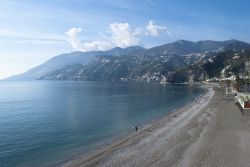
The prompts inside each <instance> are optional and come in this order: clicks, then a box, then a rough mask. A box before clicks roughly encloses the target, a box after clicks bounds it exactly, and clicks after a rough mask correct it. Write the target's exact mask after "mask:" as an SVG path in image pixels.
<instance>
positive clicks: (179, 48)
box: [9, 40, 250, 80]
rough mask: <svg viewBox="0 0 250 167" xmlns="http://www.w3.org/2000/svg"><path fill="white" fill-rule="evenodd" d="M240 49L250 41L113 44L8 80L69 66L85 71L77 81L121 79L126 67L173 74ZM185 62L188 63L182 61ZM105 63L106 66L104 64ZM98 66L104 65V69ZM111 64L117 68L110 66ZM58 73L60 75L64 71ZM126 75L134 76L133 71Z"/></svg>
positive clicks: (55, 60)
mask: <svg viewBox="0 0 250 167" xmlns="http://www.w3.org/2000/svg"><path fill="white" fill-rule="evenodd" d="M242 49H250V44H248V43H246V42H243V41H238V40H226V41H212V40H203V41H197V42H192V41H187V40H178V41H176V42H172V43H168V44H164V45H160V46H156V47H152V48H149V49H146V48H143V47H141V46H131V47H127V48H119V47H116V48H113V49H110V50H107V51H90V52H80V51H78V52H72V53H67V54H62V55H59V56H55V57H53V58H52V59H50V60H48V61H46V62H45V63H43V64H41V65H40V66H37V67H35V68H32V69H30V70H28V71H27V72H25V73H23V74H20V75H17V76H13V77H10V78H9V79H10V80H19V79H55V78H53V77H48V76H49V74H54V75H55V74H56V73H57V72H58V70H59V71H60V70H61V72H62V73H63V71H64V72H65V73H67V70H69V69H70V68H72V69H74V70H76V69H77V68H79V70H81V71H85V72H86V74H85V75H86V76H84V77H83V76H82V78H78V79H79V80H80V79H82V80H109V79H110V80H121V78H123V77H122V76H123V75H120V74H121V73H125V71H127V73H129V69H133V70H135V71H137V72H138V74H137V75H138V76H142V74H141V73H143V71H153V70H152V69H157V68H161V69H162V71H161V72H162V73H164V74H163V75H165V73H173V71H174V70H176V69H177V68H178V66H181V65H185V66H187V65H192V64H193V63H194V62H197V61H201V60H205V59H208V58H209V56H207V55H209V54H211V53H213V52H221V51H223V50H242ZM202 56H203V57H202ZM205 57H206V58H205ZM171 61H173V62H174V63H175V64H176V65H175V66H174V64H171ZM184 61H185V62H188V63H185V62H184ZM105 62H106V65H104V64H105ZM111 63H112V64H111ZM142 63H144V64H142ZM118 64H119V66H124V67H123V68H121V67H119V68H118V67H117V66H118ZM74 65H76V66H77V68H74V67H73V66H74ZM108 65H110V67H108ZM156 66H157V67H156ZM101 67H103V69H102V68H101ZM111 67H113V68H114V67H116V68H114V69H112V68H111ZM87 68H89V69H87ZM136 68H137V69H136ZM143 68H147V69H143ZM62 69H64V70H62ZM90 69H91V70H92V71H91V70H90ZM98 69H101V71H98ZM125 69H126V70H125ZM74 70H73V71H74ZM116 70H118V71H116ZM71 71H72V70H71ZM95 71H96V72H98V75H97V73H96V74H95V73H94V72H95ZM107 71H109V72H107ZM102 73H103V74H102ZM105 73H106V74H107V73H109V74H110V76H113V78H112V77H111V78H110V76H108V75H104V74H105ZM111 74H112V75H111ZM58 75H59V74H58ZM60 75H61V76H62V75H63V74H60ZM71 75H72V76H73V75H74V74H73V73H71ZM127 75H132V77H135V74H127ZM67 76H68V77H64V79H74V78H72V76H70V75H69V74H68V75H67ZM90 76H92V77H90ZM104 76H105V77H104ZM116 76H117V77H116ZM118 76H119V77H120V78H119V77H118ZM102 77H103V79H102ZM161 79H162V78H161Z"/></svg>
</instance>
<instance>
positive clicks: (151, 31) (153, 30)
mask: <svg viewBox="0 0 250 167" xmlns="http://www.w3.org/2000/svg"><path fill="white" fill-rule="evenodd" d="M146 29H147V33H148V35H152V36H159V35H160V33H161V32H165V31H166V30H167V27H165V26H159V25H156V24H155V23H154V21H152V20H150V21H149V23H148V25H147V27H146Z"/></svg>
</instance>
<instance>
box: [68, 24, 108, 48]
mask: <svg viewBox="0 0 250 167" xmlns="http://www.w3.org/2000/svg"><path fill="white" fill-rule="evenodd" d="M81 31H82V29H81V28H74V27H73V28H71V29H69V30H68V31H67V32H66V33H65V34H66V35H67V36H68V41H69V42H70V44H71V45H72V47H73V48H74V49H76V50H80V51H90V50H105V49H109V48H111V44H110V43H109V42H106V41H92V42H82V41H81V40H80V39H78V34H79V33H80V32H81Z"/></svg>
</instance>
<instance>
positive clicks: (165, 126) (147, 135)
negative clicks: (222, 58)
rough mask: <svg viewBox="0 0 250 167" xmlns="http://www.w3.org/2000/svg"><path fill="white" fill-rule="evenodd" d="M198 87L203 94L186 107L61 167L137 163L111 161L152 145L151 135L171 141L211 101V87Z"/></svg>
mask: <svg viewBox="0 0 250 167" xmlns="http://www.w3.org/2000/svg"><path fill="white" fill-rule="evenodd" d="M199 86H200V87H205V89H206V91H205V92H204V93H203V94H202V95H200V96H199V97H197V98H196V99H194V100H193V101H190V102H188V103H187V104H186V105H185V106H183V107H181V108H177V109H175V110H173V111H172V112H170V113H169V114H167V115H166V116H163V117H162V118H160V119H158V120H155V121H153V122H152V123H150V124H146V125H145V126H143V128H142V129H140V130H139V131H138V132H133V133H130V134H128V136H127V137H125V138H120V139H119V138H117V139H118V140H114V143H113V144H110V145H106V146H105V147H104V148H101V149H99V150H95V151H93V152H90V153H87V154H85V155H83V156H81V157H79V158H76V159H74V160H72V161H70V162H67V163H64V164H63V165H62V166H63V167H77V166H119V165H122V166H129V165H135V164H137V163H136V162H135V163H133V162H131V164H126V163H122V162H121V163H113V161H114V162H116V161H117V160H116V158H114V156H115V155H116V152H119V153H122V154H127V155H125V157H129V154H131V151H129V149H133V150H134V148H133V147H135V146H138V145H144V144H143V143H148V142H153V141H154V139H153V138H152V137H151V136H152V135H153V136H154V138H155V137H156V136H161V138H162V136H164V135H163V133H165V132H167V133H168V134H167V135H166V136H164V139H166V138H171V137H172V136H173V134H174V133H177V132H178V130H179V129H181V128H182V127H183V126H185V125H186V124H187V123H188V122H190V120H191V119H192V118H193V117H195V116H196V115H197V114H199V113H200V111H201V110H202V109H203V108H204V107H205V106H206V105H207V104H208V102H209V100H210V99H211V98H212V96H213V94H214V91H213V88H211V86H207V85H199ZM159 146H160V145H159ZM157 148H158V147H157ZM157 148H156V147H154V149H153V150H157ZM124 149H126V150H124ZM158 149H160V148H158ZM132 152H133V151H132ZM133 154H134V153H133ZM131 155H132V154H131ZM138 155H140V154H138ZM134 156H135V155H134ZM104 161H107V163H104ZM118 161H119V160H118ZM118 161H117V162H118ZM123 161H124V160H123ZM119 162H120V161H119Z"/></svg>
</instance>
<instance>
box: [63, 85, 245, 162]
mask: <svg viewBox="0 0 250 167" xmlns="http://www.w3.org/2000/svg"><path fill="white" fill-rule="evenodd" d="M249 155H250V116H247V115H245V116H243V115H242V113H241V112H240V109H239V107H238V106H237V105H235V104H234V99H233V98H232V97H225V95H224V90H222V89H219V88H214V89H212V88H209V89H208V91H207V93H206V94H205V95H203V96H202V97H200V98H199V99H197V100H196V101H194V102H193V103H191V104H189V105H187V106H185V107H184V108H182V109H180V110H178V111H176V112H174V113H172V114H170V115H168V116H166V117H164V118H162V119H161V120H159V121H157V122H155V123H154V124H152V125H148V126H147V127H145V128H144V129H142V130H140V131H139V132H135V133H134V134H132V135H130V136H129V137H127V138H125V139H124V140H120V141H118V142H116V143H114V144H113V145H111V146H109V147H107V148H105V149H103V150H102V151H99V152H97V153H95V154H92V155H90V156H85V157H83V158H80V159H77V160H74V161H71V162H69V163H67V164H65V165H64V166H65V167H66V166H67V167H80V166H119V167H120V166H146V167H147V166H148V167H151V166H157V167H158V166H168V167H172V166H173V167H182V166H183V167H194V166H202V167H211V166H213V167H217V166H218V167H219V166H220V167H221V166H227V167H228V166H229V167H230V166H232V167H236V166H237V167H238V166H242V167H243V166H244V167H245V166H246V167H247V166H249V164H250V158H249Z"/></svg>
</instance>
